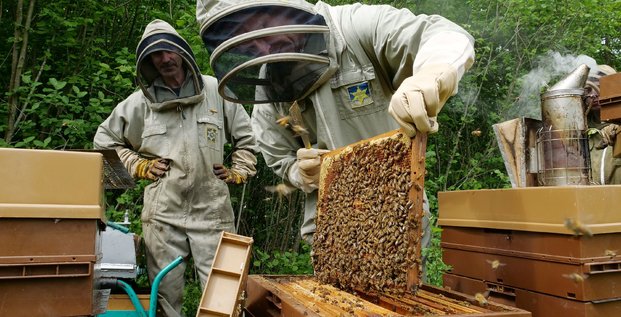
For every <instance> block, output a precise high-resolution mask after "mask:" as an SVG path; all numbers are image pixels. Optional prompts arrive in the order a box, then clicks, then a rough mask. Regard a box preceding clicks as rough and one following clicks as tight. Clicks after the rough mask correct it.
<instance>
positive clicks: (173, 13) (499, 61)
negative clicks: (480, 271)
mask: <svg viewBox="0 0 621 317" xmlns="http://www.w3.org/2000/svg"><path fill="white" fill-rule="evenodd" d="M31 2H32V3H33V4H34V6H33V10H32V19H31V22H30V24H28V23H27V20H28V18H27V12H28V6H29V4H30V3H31ZM326 2H328V3H330V4H345V3H349V1H326ZM362 2H363V3H367V4H379V3H383V4H390V5H394V6H396V7H400V8H409V9H411V10H412V11H413V12H415V13H425V14H440V15H443V16H446V17H448V18H450V19H451V20H453V21H454V22H456V23H458V24H460V25H462V26H463V27H464V28H466V29H467V30H468V31H469V32H470V33H471V34H472V35H473V36H474V38H475V40H476V63H475V65H474V66H473V68H472V69H471V70H470V71H469V72H468V73H467V74H466V76H464V78H463V80H462V82H461V83H460V92H459V94H458V95H457V96H455V97H453V98H451V99H450V101H449V102H448V104H447V105H446V106H445V107H444V110H443V111H442V112H441V114H440V118H439V122H440V131H439V132H438V133H437V134H434V135H432V136H430V138H429V144H428V150H427V155H426V164H427V176H426V190H427V193H428V196H429V199H430V203H431V210H432V212H433V214H434V216H437V211H438V204H437V199H436V197H437V193H438V192H439V191H451V190H464V189H480V188H502V187H508V186H509V182H508V177H507V175H506V173H505V169H504V165H503V161H502V158H501V156H500V154H499V151H498V149H497V145H496V141H495V138H494V135H493V131H492V125H493V124H495V123H498V122H501V121H504V120H508V119H512V118H515V117H517V116H518V115H520V113H519V109H520V107H521V105H519V101H520V100H519V99H520V93H521V90H522V88H523V87H524V86H525V84H526V83H525V82H524V75H526V74H527V73H528V72H529V71H530V70H532V69H535V68H537V67H540V66H541V64H542V63H543V62H542V56H543V57H545V56H550V55H551V54H553V53H556V54H560V55H561V56H576V55H580V54H584V55H588V56H590V57H592V58H594V59H595V60H596V61H597V62H598V63H600V64H609V65H611V66H613V67H615V68H617V69H618V68H619V67H621V57H620V56H619V50H620V48H621V41H620V39H619V34H620V33H619V30H621V19H619V18H618V12H621V1H618V0H617V1H613V0H607V1H603V0H580V1H578V0H570V1H557V0H502V1H501V0H491V1H490V0H464V1H454V0H416V1H362ZM195 6H196V3H195V2H194V1H189V0H182V1H164V0H135V1H126V0H122V1H121V0H106V1H102V0H81V1H72V0H57V1H47V2H45V1H36V2H35V1H34V0H17V1H15V0H12V1H2V0H0V22H1V23H0V39H1V40H0V54H2V56H0V74H2V76H0V87H2V91H1V94H0V118H3V120H1V121H0V146H2V147H15V148H32V149H56V150H64V149H82V148H91V147H92V138H93V135H94V133H95V131H96V129H97V126H98V125H99V123H100V122H102V121H103V120H104V119H105V118H106V117H107V115H108V114H109V113H110V112H111V110H112V109H113V107H114V106H115V105H116V103H118V102H119V101H121V100H122V99H124V98H125V97H126V96H128V95H129V94H130V93H131V92H132V91H134V90H135V89H136V86H135V84H134V62H135V54H134V50H135V47H136V44H137V42H138V40H139V39H140V36H141V34H142V30H143V28H144V26H145V25H146V24H147V23H148V22H150V21H151V20H153V19H155V18H160V19H163V20H166V21H168V22H170V23H171V24H172V25H173V26H175V27H176V29H177V30H178V31H179V33H180V34H181V35H182V36H184V37H185V38H186V40H188V42H190V44H191V46H192V48H193V50H194V53H195V55H196V56H197V58H198V62H199V65H200V66H201V69H202V70H203V72H205V73H211V69H210V67H209V64H208V56H207V53H206V51H205V49H204V48H203V46H202V43H201V40H200V37H199V35H198V31H199V29H198V25H197V24H196V21H195V17H194V10H195ZM20 14H21V18H20ZM17 57H19V59H17ZM20 65H21V66H20ZM15 74H17V75H18V76H15ZM12 80H13V83H12V82H11V81H12ZM534 97H535V99H536V98H537V97H538V96H534ZM535 106H538V105H536V104H535ZM249 109H250V108H248V110H249ZM479 131H480V133H479ZM259 161H260V164H259V172H258V175H257V177H255V178H253V179H252V180H251V181H250V182H249V183H248V184H247V185H246V186H245V187H242V186H233V187H231V196H232V200H233V206H234V209H235V211H236V213H237V214H238V216H239V217H238V219H239V220H238V221H239V230H238V232H239V233H240V234H244V235H248V236H252V237H253V238H254V240H255V247H254V252H253V256H254V257H253V259H254V260H253V265H252V269H251V273H282V274H309V273H312V266H311V265H310V257H309V246H308V245H305V244H304V243H302V242H301V241H300V238H299V234H298V229H299V226H300V222H301V207H302V205H303V201H304V195H303V194H302V193H300V192H296V193H294V194H292V195H291V196H290V197H288V198H283V197H279V196H277V195H276V194H273V193H270V192H268V191H266V190H265V189H264V188H265V187H266V186H271V185H275V184H277V183H279V182H280V180H279V179H278V178H277V177H275V176H274V175H273V174H272V173H271V171H270V170H269V169H268V168H266V166H265V164H264V162H263V161H262V160H261V158H259ZM143 186H144V184H142V183H141V184H139V186H138V187H137V188H134V189H131V190H127V191H125V192H116V191H110V192H108V193H107V198H108V205H107V215H108V217H109V218H110V219H112V220H121V219H122V216H123V214H124V213H125V211H127V212H128V213H129V215H130V219H131V222H132V224H131V229H132V230H133V231H134V232H136V233H140V232H141V228H140V223H139V219H140V216H139V215H140V210H141V207H142V200H141V199H142V198H141V192H142V191H141V190H142V188H143ZM242 197H243V199H242ZM434 219H435V218H434ZM440 234H441V229H440V228H435V229H434V243H433V245H432V248H431V249H430V250H426V251H425V252H426V253H425V254H426V255H427V257H428V259H429V261H430V262H429V267H430V272H429V274H430V278H429V279H430V281H431V283H434V284H439V283H441V273H442V271H444V270H445V269H446V266H445V265H444V264H443V263H442V262H441V250H440V248H439V243H438V241H439V237H440ZM187 280H188V282H189V286H188V288H187V289H186V294H187V295H188V297H189V298H188V301H187V302H189V304H187V305H186V308H185V309H186V312H187V313H188V314H189V315H192V314H193V312H194V311H195V305H196V300H197V298H198V297H200V288H199V287H198V285H197V282H196V278H195V274H193V272H192V271H191V270H189V271H188V274H187ZM193 305H194V306H193Z"/></svg>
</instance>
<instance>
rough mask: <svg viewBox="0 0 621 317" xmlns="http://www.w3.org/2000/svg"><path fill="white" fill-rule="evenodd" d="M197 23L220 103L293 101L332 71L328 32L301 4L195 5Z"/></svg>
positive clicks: (221, 1)
mask: <svg viewBox="0 0 621 317" xmlns="http://www.w3.org/2000/svg"><path fill="white" fill-rule="evenodd" d="M196 13H197V20H198V22H199V23H201V31H200V34H201V37H202V39H203V43H204V44H205V46H206V48H207V50H208V51H209V54H210V61H209V62H210V64H211V67H212V69H213V70H214V73H215V75H216V77H217V78H218V91H219V93H220V95H222V97H223V98H225V99H227V100H229V101H233V102H239V103H250V104H254V103H268V102H293V101H295V100H299V99H302V98H304V97H305V96H307V95H308V94H309V93H311V92H312V91H314V90H315V89H316V88H317V87H319V86H320V85H321V84H322V83H324V82H326V81H327V80H328V78H330V76H331V75H332V74H334V72H335V71H336V62H335V59H334V58H332V57H330V56H329V54H328V45H330V29H329V28H328V26H327V24H326V21H325V19H324V17H323V16H322V15H320V14H317V12H316V11H315V9H314V6H313V5H311V4H310V3H308V2H306V1H300V0H297V1H296V0H290V1H247V0H243V1H231V0H228V1H226V0H199V2H198V3H197V9H196Z"/></svg>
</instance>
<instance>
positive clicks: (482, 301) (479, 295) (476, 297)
mask: <svg viewBox="0 0 621 317" xmlns="http://www.w3.org/2000/svg"><path fill="white" fill-rule="evenodd" d="M474 300H476V301H477V302H478V303H479V305H481V306H485V305H487V298H485V295H483V294H482V293H476V294H474Z"/></svg>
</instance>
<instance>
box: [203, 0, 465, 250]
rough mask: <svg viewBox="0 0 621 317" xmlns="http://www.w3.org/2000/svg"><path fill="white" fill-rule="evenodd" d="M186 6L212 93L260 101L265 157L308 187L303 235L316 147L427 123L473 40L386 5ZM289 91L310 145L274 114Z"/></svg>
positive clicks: (309, 218)
mask: <svg viewBox="0 0 621 317" xmlns="http://www.w3.org/2000/svg"><path fill="white" fill-rule="evenodd" d="M196 13H197V20H198V22H199V23H200V25H201V36H202V38H203V42H204V43H205V45H206V47H207V49H208V51H209V52H210V53H211V65H212V68H213V69H214V71H215V74H216V77H217V78H218V80H219V83H218V84H219V89H220V90H219V91H220V93H221V94H224V97H225V99H229V100H238V101H243V102H251V103H263V104H258V105H255V106H254V108H253V114H252V126H253V129H255V132H256V134H257V140H258V143H259V147H260V149H261V151H262V153H263V156H264V157H265V160H266V162H267V164H268V165H269V166H270V167H271V168H272V169H273V170H274V171H275V172H276V174H278V175H279V176H282V177H283V178H284V180H286V181H287V182H289V183H291V184H293V185H294V186H296V187H298V188H300V189H302V190H304V191H305V192H307V193H309V195H308V196H307V200H306V211H305V215H304V223H303V225H302V229H301V231H302V235H303V237H304V238H305V239H306V240H310V239H311V237H312V234H313V233H314V231H315V224H314V219H315V213H316V202H317V191H316V189H317V186H318V174H319V170H320V169H319V168H318V167H319V164H320V163H319V162H320V160H319V155H320V154H321V153H322V152H323V151H322V150H323V149H327V150H332V149H336V148H339V147H342V146H345V145H348V144H351V143H354V142H357V141H360V140H362V139H365V138H369V137H372V136H376V135H378V134H381V133H384V132H387V131H389V130H393V129H397V128H399V127H401V128H403V129H404V130H405V131H406V132H407V133H408V134H409V135H410V136H413V135H414V134H415V131H416V130H415V128H416V129H417V130H418V131H423V132H435V131H437V128H438V124H437V122H436V116H437V113H438V112H439V111H440V109H441V108H442V106H443V105H444V103H445V102H446V100H447V99H448V98H449V97H450V96H452V95H454V94H455V93H457V84H458V82H459V80H460V79H461V77H462V75H463V74H464V72H465V71H466V70H467V69H468V68H470V67H471V65H472V63H473V61H474V49H473V43H474V40H473V38H472V37H471V36H470V35H469V34H468V33H467V32H466V31H465V30H463V29H462V28H461V27H459V26H457V25H456V24H454V23H452V22H450V21H448V20H447V19H445V18H443V17H440V16H435V15H432V16H427V15H418V16H417V15H414V14H413V13H412V12H410V11H408V10H405V9H402V10H399V9H395V8H393V7H390V6H386V5H374V6H370V5H361V4H353V5H343V6H330V5H328V4H325V3H323V2H318V3H317V4H316V5H311V4H310V3H308V2H305V1H300V0H297V1H295V0H292V1H230V0H229V1H216V0H199V1H198V3H197V10H196ZM225 88H229V89H230V92H231V93H232V94H227V91H226V90H225ZM255 92H257V93H256V94H255ZM293 101H297V102H298V103H299V104H300V105H301V108H302V116H303V123H304V126H305V128H306V129H307V130H308V135H309V137H310V140H311V142H312V147H313V149H310V150H308V149H304V146H303V144H302V142H301V140H300V138H299V137H296V135H295V132H293V131H291V130H290V129H287V128H285V127H283V126H281V125H279V124H278V123H276V120H277V119H279V118H280V117H283V116H286V115H288V109H289V107H290V106H291V104H292V102H293ZM266 103H269V104H266ZM389 113H390V114H391V115H392V117H391V116H390V115H389ZM427 209H428V206H427ZM426 232H427V233H429V228H428V224H427V228H426ZM428 240H429V235H427V241H428Z"/></svg>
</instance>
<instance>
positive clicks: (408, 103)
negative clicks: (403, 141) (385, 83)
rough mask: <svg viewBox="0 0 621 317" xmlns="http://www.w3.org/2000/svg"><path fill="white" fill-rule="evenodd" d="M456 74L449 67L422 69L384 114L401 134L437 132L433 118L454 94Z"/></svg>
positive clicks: (408, 81)
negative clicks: (403, 132)
mask: <svg viewBox="0 0 621 317" xmlns="http://www.w3.org/2000/svg"><path fill="white" fill-rule="evenodd" d="M457 81H458V79H457V70H456V69H455V67H453V66H451V65H449V64H434V65H428V66H423V67H422V68H421V69H420V70H419V71H418V72H416V73H415V74H414V75H412V76H411V77H408V78H406V79H405V80H404V81H403V82H402V83H401V85H400V86H399V88H398V89H397V91H395V93H394V95H393V96H392V99H391V100H390V105H389V106H388V112H389V113H390V114H391V115H392V116H393V118H394V119H395V120H396V121H397V123H399V125H400V126H401V128H402V129H403V130H404V131H405V133H406V134H407V135H408V136H410V137H413V136H415V135H416V130H418V131H421V132H430V133H434V132H437V131H438V122H437V116H438V113H439V112H440V110H442V107H443V106H444V104H445V103H446V101H447V100H448V98H449V97H451V96H452V95H454V94H455V93H456V92H457Z"/></svg>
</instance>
